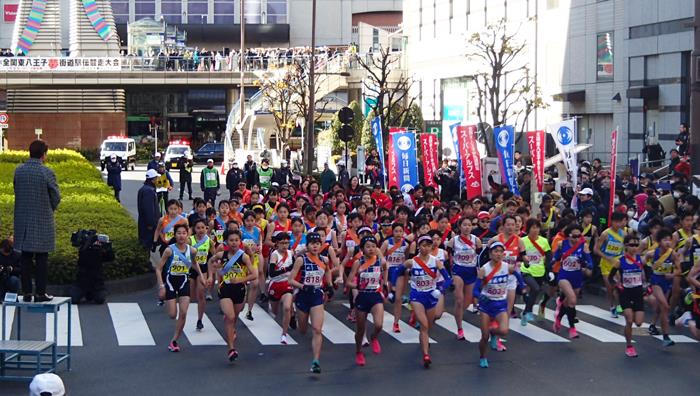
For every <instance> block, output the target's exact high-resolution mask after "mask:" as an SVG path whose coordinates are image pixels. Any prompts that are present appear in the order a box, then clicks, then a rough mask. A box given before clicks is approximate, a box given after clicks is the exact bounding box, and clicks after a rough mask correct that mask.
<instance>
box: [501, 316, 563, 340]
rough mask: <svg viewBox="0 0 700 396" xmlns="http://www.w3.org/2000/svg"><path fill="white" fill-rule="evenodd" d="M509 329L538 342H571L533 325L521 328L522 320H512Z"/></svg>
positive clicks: (529, 324)
mask: <svg viewBox="0 0 700 396" xmlns="http://www.w3.org/2000/svg"><path fill="white" fill-rule="evenodd" d="M508 327H509V329H510V331H512V332H515V333H518V334H520V335H523V336H525V337H527V338H529V339H531V340H533V341H536V342H569V340H567V339H566V338H563V337H560V336H558V335H556V334H554V333H552V332H550V331H546V330H542V329H540V328H539V327H537V326H535V325H533V324H532V323H528V325H527V326H521V325H520V319H513V318H510V321H509V322H508Z"/></svg>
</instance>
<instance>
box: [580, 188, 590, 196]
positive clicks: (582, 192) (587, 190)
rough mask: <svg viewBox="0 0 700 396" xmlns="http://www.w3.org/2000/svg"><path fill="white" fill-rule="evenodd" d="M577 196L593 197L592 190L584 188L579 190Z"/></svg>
mask: <svg viewBox="0 0 700 396" xmlns="http://www.w3.org/2000/svg"><path fill="white" fill-rule="evenodd" d="M579 195H590V196H593V190H591V189H590V188H588V187H586V188H584V189H583V190H581V191H580V192H579Z"/></svg>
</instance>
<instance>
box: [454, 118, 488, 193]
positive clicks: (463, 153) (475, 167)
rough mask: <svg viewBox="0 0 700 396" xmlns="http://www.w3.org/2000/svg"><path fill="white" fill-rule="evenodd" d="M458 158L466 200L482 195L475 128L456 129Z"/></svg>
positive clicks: (469, 126)
mask: <svg viewBox="0 0 700 396" xmlns="http://www.w3.org/2000/svg"><path fill="white" fill-rule="evenodd" d="M456 135H457V140H458V145H459V150H458V153H459V157H460V158H461V160H462V164H461V168H460V171H461V172H460V173H461V174H462V175H463V176H464V179H465V182H466V186H467V199H473V198H476V197H480V196H481V195H482V193H483V192H482V189H481V158H480V156H479V151H478V150H477V149H476V126H475V125H460V126H458V127H457V133H456Z"/></svg>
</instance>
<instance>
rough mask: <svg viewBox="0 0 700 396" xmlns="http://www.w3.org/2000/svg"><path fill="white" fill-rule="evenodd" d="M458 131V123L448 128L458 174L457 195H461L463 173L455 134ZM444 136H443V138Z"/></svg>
mask: <svg viewBox="0 0 700 396" xmlns="http://www.w3.org/2000/svg"><path fill="white" fill-rule="evenodd" d="M458 129H459V122H458V123H456V124H452V125H450V127H449V130H450V132H449V135H450V139H452V148H453V152H454V158H455V159H456V160H457V172H459V195H460V197H461V195H462V189H463V188H464V172H462V156H461V155H460V153H459V139H458V136H457V134H458V133H459V132H458ZM445 135H446V134H443V135H442V136H443V137H444V136H445Z"/></svg>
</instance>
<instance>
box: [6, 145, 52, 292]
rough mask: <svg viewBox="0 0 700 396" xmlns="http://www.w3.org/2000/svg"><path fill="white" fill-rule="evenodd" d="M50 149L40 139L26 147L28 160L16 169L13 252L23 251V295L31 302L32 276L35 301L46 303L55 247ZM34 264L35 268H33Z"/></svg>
mask: <svg viewBox="0 0 700 396" xmlns="http://www.w3.org/2000/svg"><path fill="white" fill-rule="evenodd" d="M48 149H49V147H48V146H47V145H46V143H44V142H43V141H41V140H35V141H33V142H32V143H31V144H30V145H29V160H27V162H25V163H24V164H22V165H20V166H18V167H17V169H15V177H14V183H13V184H14V190H15V212H14V238H15V249H17V250H19V251H21V252H22V293H24V301H26V302H29V301H31V300H32V274H33V273H34V274H35V278H36V294H35V295H34V301H35V302H43V301H49V300H51V299H52V298H53V297H51V296H49V295H48V294H46V281H47V277H48V268H47V263H48V258H49V252H52V251H53V250H54V249H55V248H56V223H55V221H54V215H53V213H54V211H55V210H56V208H57V207H58V204H59V202H61V193H60V192H59V190H58V185H57V184H56V175H55V174H54V173H53V171H52V170H51V169H49V168H47V167H46V166H45V165H44V162H45V161H46V153H47V152H48ZM35 264H36V268H35Z"/></svg>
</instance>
